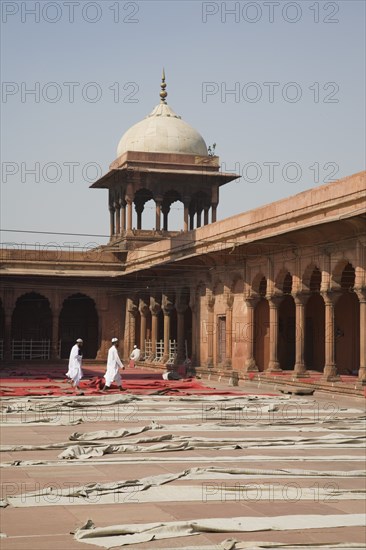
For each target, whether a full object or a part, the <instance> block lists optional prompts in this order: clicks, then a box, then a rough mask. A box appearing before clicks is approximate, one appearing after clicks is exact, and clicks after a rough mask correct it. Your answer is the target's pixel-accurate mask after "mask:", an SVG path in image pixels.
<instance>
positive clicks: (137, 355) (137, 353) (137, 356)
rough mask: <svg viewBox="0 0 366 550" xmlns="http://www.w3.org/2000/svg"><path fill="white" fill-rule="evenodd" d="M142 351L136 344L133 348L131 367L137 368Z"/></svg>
mask: <svg viewBox="0 0 366 550" xmlns="http://www.w3.org/2000/svg"><path fill="white" fill-rule="evenodd" d="M140 355H141V351H140V350H139V348H138V347H137V346H136V344H135V345H134V346H133V351H132V353H131V355H130V367H131V368H134V367H135V366H136V361H138V360H139V359H140Z"/></svg>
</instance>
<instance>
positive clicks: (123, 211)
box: [121, 202, 126, 234]
mask: <svg viewBox="0 0 366 550" xmlns="http://www.w3.org/2000/svg"><path fill="white" fill-rule="evenodd" d="M123 231H126V203H125V202H122V203H121V234H122V233H123Z"/></svg>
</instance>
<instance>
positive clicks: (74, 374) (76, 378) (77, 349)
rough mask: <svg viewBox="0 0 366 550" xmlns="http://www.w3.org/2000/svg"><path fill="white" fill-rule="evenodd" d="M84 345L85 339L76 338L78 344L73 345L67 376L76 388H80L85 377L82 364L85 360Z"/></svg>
mask: <svg viewBox="0 0 366 550" xmlns="http://www.w3.org/2000/svg"><path fill="white" fill-rule="evenodd" d="M82 347H83V341H82V339H81V338H78V339H77V340H76V344H75V345H74V346H72V348H71V351H70V358H69V369H68V371H67V373H66V376H67V377H68V378H69V379H70V382H71V383H72V384H73V386H74V388H76V389H78V390H80V387H79V383H80V380H81V379H82V377H83V371H82V368H81V364H82V361H83V354H82V351H81V348H82Z"/></svg>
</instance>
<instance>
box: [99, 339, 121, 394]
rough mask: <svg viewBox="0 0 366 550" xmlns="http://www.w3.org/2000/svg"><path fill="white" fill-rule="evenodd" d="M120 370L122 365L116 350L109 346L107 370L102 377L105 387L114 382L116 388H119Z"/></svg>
mask: <svg viewBox="0 0 366 550" xmlns="http://www.w3.org/2000/svg"><path fill="white" fill-rule="evenodd" d="M120 368H123V363H122V361H121V359H120V358H119V355H118V351H117V348H116V346H111V347H110V348H109V350H108V359H107V370H106V373H105V375H104V378H105V384H106V386H110V385H111V384H112V382H116V384H117V385H118V386H121V382H122V380H121V375H120V373H119V369H120Z"/></svg>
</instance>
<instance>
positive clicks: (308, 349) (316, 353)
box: [305, 293, 325, 372]
mask: <svg viewBox="0 0 366 550" xmlns="http://www.w3.org/2000/svg"><path fill="white" fill-rule="evenodd" d="M324 346H325V306H324V300H323V298H322V297H321V296H320V294H318V293H314V294H312V296H310V298H309V300H308V302H307V304H306V326H305V364H306V367H307V368H308V369H309V370H316V371H319V372H323V369H324V361H325V349H324Z"/></svg>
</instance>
